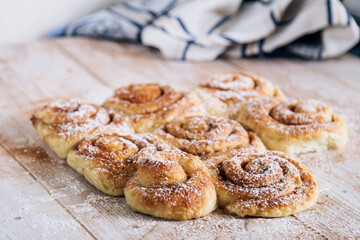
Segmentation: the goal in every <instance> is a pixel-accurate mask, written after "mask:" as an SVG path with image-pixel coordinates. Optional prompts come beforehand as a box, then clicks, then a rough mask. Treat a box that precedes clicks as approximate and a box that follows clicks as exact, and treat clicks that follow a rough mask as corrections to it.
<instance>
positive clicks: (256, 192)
mask: <svg viewBox="0 0 360 240" xmlns="http://www.w3.org/2000/svg"><path fill="white" fill-rule="evenodd" d="M205 164H206V166H207V167H208V169H209V171H210V175H211V178H212V179H213V182H214V184H215V188H216V191H217V195H218V200H219V204H220V206H221V207H223V208H225V210H227V211H228V212H229V213H231V214H234V215H238V216H241V217H244V216H260V217H283V216H288V215H291V214H294V213H297V212H300V211H302V210H305V209H307V208H309V207H310V206H311V205H312V204H314V203H315V201H316V198H317V195H318V186H317V183H316V181H315V180H314V178H313V176H312V174H311V172H310V171H309V170H308V169H307V168H306V167H305V166H304V165H303V164H301V163H300V162H299V161H297V160H294V159H292V158H290V157H288V156H287V155H285V154H284V153H281V152H276V151H262V152H254V151H252V150H248V149H244V150H240V151H239V152H238V153H237V154H236V155H235V156H232V157H230V158H226V157H225V158H224V157H221V156H219V157H215V158H208V159H206V161H205Z"/></svg>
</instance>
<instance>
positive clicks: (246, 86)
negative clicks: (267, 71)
mask: <svg viewBox="0 0 360 240" xmlns="http://www.w3.org/2000/svg"><path fill="white" fill-rule="evenodd" d="M197 93H198V95H199V96H200V98H201V99H202V100H203V101H202V102H203V104H204V108H205V109H206V110H207V112H208V113H209V114H210V115H214V116H225V117H229V118H231V119H234V115H236V113H237V111H238V109H239V107H240V106H241V105H242V104H244V103H246V102H249V101H252V100H254V99H257V98H262V97H267V96H271V97H278V98H284V94H283V93H282V92H281V91H280V90H279V89H278V88H277V87H275V86H274V85H273V84H272V83H271V82H270V81H268V80H266V79H264V78H263V77H261V76H259V75H256V74H252V73H248V72H239V73H223V74H217V75H214V76H212V77H211V78H210V80H209V81H208V82H206V83H203V84H201V85H200V88H199V89H198V90H197Z"/></svg>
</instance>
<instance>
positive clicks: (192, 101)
mask: <svg viewBox="0 0 360 240" xmlns="http://www.w3.org/2000/svg"><path fill="white" fill-rule="evenodd" d="M103 106H104V107H106V108H111V109H117V110H120V111H122V112H124V113H125V114H127V115H129V118H130V121H131V122H132V125H133V126H134V128H135V131H136V132H137V133H143V132H151V131H153V130H154V129H156V128H158V127H159V126H161V125H163V124H165V123H167V122H169V121H171V120H173V119H174V118H176V117H178V116H182V117H185V116H194V115H204V114H205V110H204V109H203V108H202V106H201V104H200V102H199V98H198V97H197V95H196V94H194V93H190V94H185V93H181V92H178V91H176V90H175V89H173V88H172V87H170V86H164V85H160V84H157V83H148V84H131V85H129V86H126V87H122V88H119V89H117V90H116V91H115V94H114V96H113V97H111V98H109V99H108V100H106V101H105V102H104V103H103Z"/></svg>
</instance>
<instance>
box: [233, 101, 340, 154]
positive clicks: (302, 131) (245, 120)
mask: <svg viewBox="0 0 360 240" xmlns="http://www.w3.org/2000/svg"><path fill="white" fill-rule="evenodd" d="M237 120H238V121H239V122H240V123H241V124H243V125H244V126H246V127H248V128H250V129H252V130H253V131H255V132H256V133H257V134H258V135H259V137H260V138H261V140H262V141H263V142H264V144H265V145H266V146H267V147H268V148H269V149H272V150H279V151H283V152H285V153H287V154H290V155H292V154H300V153H306V152H318V151H322V150H326V149H338V148H340V147H342V146H344V145H345V143H346V140H347V127H346V124H345V122H344V121H343V120H342V119H341V118H340V117H339V116H338V115H336V114H335V113H333V112H332V111H331V109H330V108H329V107H327V106H326V105H324V104H323V103H320V102H318V101H315V100H294V101H289V102H283V101H281V100H279V99H275V98H266V99H262V100H258V101H255V102H252V103H249V104H247V105H245V106H243V107H242V108H241V111H240V112H239V115H238V118H237Z"/></svg>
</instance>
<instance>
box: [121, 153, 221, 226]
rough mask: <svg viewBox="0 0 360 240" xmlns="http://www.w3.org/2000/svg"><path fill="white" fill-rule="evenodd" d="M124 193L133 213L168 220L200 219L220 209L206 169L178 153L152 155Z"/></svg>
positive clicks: (196, 160)
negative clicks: (217, 208)
mask: <svg viewBox="0 0 360 240" xmlns="http://www.w3.org/2000/svg"><path fill="white" fill-rule="evenodd" d="M124 192H125V199H126V202H127V203H128V205H129V206H130V207H131V208H132V209H133V210H134V211H137V212H141V213H144V214H149V215H152V216H155V217H160V218H165V219H173V220H188V219H193V218H199V217H202V216H205V215H207V214H209V213H210V212H212V211H213V210H215V209H216V207H217V200H216V192H215V188H214V185H213V183H212V182H211V179H210V177H209V175H208V172H207V169H206V167H205V165H204V164H203V163H202V162H201V160H199V159H198V158H197V157H196V156H193V155H190V154H187V153H184V152H181V151H179V150H164V151H157V152H156V153H154V154H149V155H148V156H147V158H145V159H143V160H142V161H141V162H140V163H139V168H138V170H137V172H136V174H135V176H134V177H132V178H131V179H130V180H129V181H128V183H127V184H126V187H125V190H124Z"/></svg>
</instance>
